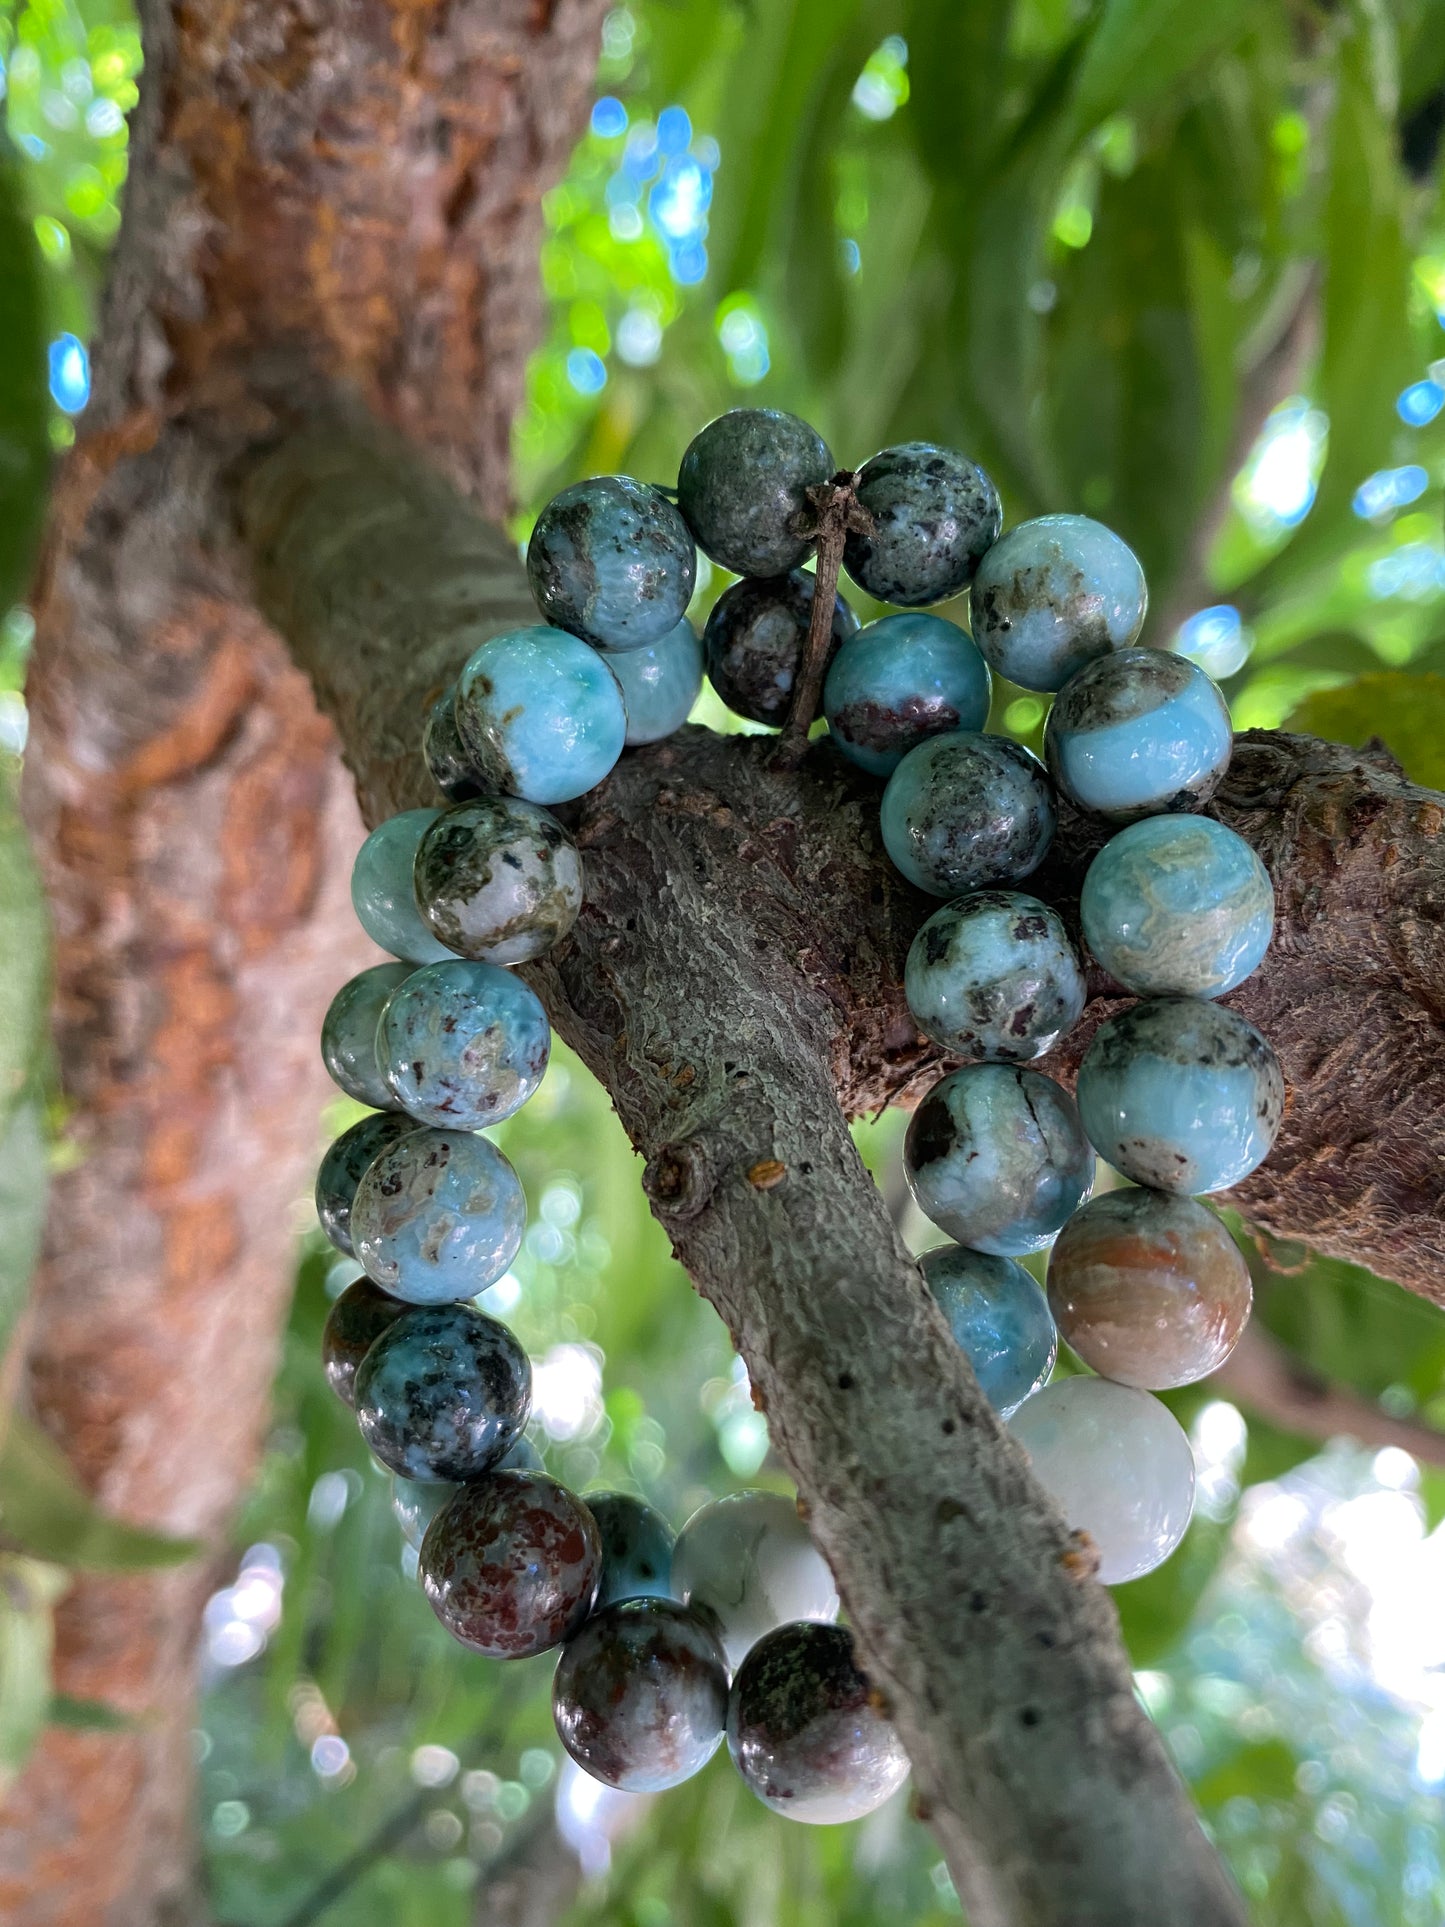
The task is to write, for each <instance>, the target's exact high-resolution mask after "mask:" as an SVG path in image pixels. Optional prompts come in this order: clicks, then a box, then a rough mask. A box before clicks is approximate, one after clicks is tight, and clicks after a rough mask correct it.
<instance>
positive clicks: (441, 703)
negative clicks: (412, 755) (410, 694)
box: [421, 684, 482, 803]
mask: <svg viewBox="0 0 1445 1927" xmlns="http://www.w3.org/2000/svg"><path fill="white" fill-rule="evenodd" d="M456 697H457V692H456V685H455V684H453V685H452V687H451V688H450V689H447V690H444V691H443V693H442V694H441V695H440V696H438V697H437V699H436V701H435V702H434V703H433V704H432V706H431V708H430V709H429V710H428V711H427V718H426V726H425V728H424V729H423V730H422V738H421V753H422V756H423V758H424V759H425V762H426V766H427V769H428V771H429V772H430V775H431V780H432V781H433V782H434V783H435V784H436V786H437V788H438V789H439V790H440V791H441V793H442V795H443V796H445V797H446V798H447V799H448V801H450V802H452V803H462V802H465V801H466V800H467V798H468V797H472V796H480V795H481V791H482V785H481V782H480V780H479V779H478V776H477V772H476V771H475V770H474V769H473V768H472V759H471V757H470V756H468V754H467V748H466V744H465V743H463V741H462V736H461V731H460V730H459V729H458V728H457V711H456Z"/></svg>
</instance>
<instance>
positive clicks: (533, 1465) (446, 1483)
mask: <svg viewBox="0 0 1445 1927" xmlns="http://www.w3.org/2000/svg"><path fill="white" fill-rule="evenodd" d="M542 1469H543V1468H542V1454H541V1453H540V1452H539V1451H538V1450H537V1448H536V1446H535V1445H533V1443H532V1441H531V1440H530V1439H529V1438H528V1437H527V1436H526V1434H525V1433H524V1434H523V1435H522V1437H521V1438H519V1439H518V1440H517V1442H516V1444H515V1445H514V1446H513V1447H512V1448H511V1450H510V1451H509V1452H506V1453H504V1454H503V1456H502V1457H501V1458H500V1459H498V1460H497V1463H496V1465H495V1466H494V1467H493V1468H492V1470H493V1471H494V1472H540V1471H541V1470H542ZM483 1476H484V1477H489V1476H490V1474H484V1475H483ZM460 1490H461V1487H460V1486H459V1485H458V1484H457V1483H456V1482H455V1481H454V1480H452V1479H408V1478H406V1477H405V1476H404V1475H403V1474H402V1473H400V1472H393V1473H392V1475H391V1509H392V1512H393V1513H394V1514H395V1516H396V1523H397V1524H398V1525H399V1526H400V1527H401V1536H402V1537H403V1539H405V1540H406V1543H407V1544H408V1545H409V1546H417V1547H420V1545H421V1542H422V1540H423V1539H424V1538H425V1537H426V1529H427V1527H428V1526H429V1525H430V1524H431V1522H432V1520H433V1519H434V1518H435V1517H436V1516H437V1514H438V1513H439V1512H440V1511H441V1509H442V1507H443V1506H444V1505H445V1504H446V1503H447V1501H448V1499H450V1498H451V1496H452V1494H453V1493H454V1492H459V1491H460Z"/></svg>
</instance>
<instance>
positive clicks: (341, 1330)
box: [321, 1278, 406, 1405]
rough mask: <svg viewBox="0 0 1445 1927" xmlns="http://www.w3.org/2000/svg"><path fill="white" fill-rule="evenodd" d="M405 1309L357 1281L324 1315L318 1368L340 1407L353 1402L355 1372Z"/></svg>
mask: <svg viewBox="0 0 1445 1927" xmlns="http://www.w3.org/2000/svg"><path fill="white" fill-rule="evenodd" d="M405 1310H406V1306H405V1305H404V1304H402V1302H401V1300H400V1299H399V1298H393V1297H391V1295H390V1294H389V1293H388V1292H384V1291H382V1290H381V1289H380V1288H379V1287H378V1286H376V1285H374V1284H372V1282H371V1280H370V1279H369V1278H358V1279H356V1281H355V1282H354V1283H353V1284H349V1285H348V1286H347V1287H346V1289H345V1291H343V1292H342V1294H341V1296H340V1297H339V1298H338V1299H337V1300H336V1303H335V1304H334V1305H333V1306H332V1307H331V1309H330V1311H329V1312H327V1314H326V1323H325V1325H324V1326H323V1327H322V1332H321V1365H322V1369H323V1371H324V1372H325V1373H326V1383H327V1384H328V1385H329V1386H330V1387H331V1389H332V1391H333V1392H335V1394H336V1396H337V1397H338V1398H339V1399H341V1400H342V1401H343V1403H344V1404H347V1405H354V1404H355V1403H356V1373H357V1369H358V1367H359V1366H360V1364H361V1361H362V1359H363V1358H365V1356H366V1354H367V1353H368V1352H369V1351H370V1350H371V1348H372V1346H373V1345H374V1344H375V1343H376V1341H377V1339H378V1338H380V1336H381V1334H382V1333H383V1332H384V1331H386V1330H388V1329H389V1328H390V1327H391V1326H392V1325H394V1324H395V1323H396V1321H397V1319H398V1318H400V1317H401V1315H402V1313H403V1312H404V1311H405Z"/></svg>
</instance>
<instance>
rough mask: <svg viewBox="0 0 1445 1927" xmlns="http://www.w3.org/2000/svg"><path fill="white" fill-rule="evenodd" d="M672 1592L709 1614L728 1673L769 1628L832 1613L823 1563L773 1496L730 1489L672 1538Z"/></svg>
mask: <svg viewBox="0 0 1445 1927" xmlns="http://www.w3.org/2000/svg"><path fill="white" fill-rule="evenodd" d="M672 1589H673V1591H674V1593H675V1594H676V1595H677V1597H678V1598H679V1599H681V1600H682V1601H683V1602H684V1603H685V1604H687V1605H691V1606H694V1607H696V1608H697V1609H698V1610H699V1611H700V1612H702V1613H703V1614H704V1615H705V1616H710V1618H709V1623H710V1624H712V1625H714V1626H715V1627H716V1628H717V1631H718V1635H719V1637H720V1638H721V1640H722V1643H723V1650H724V1652H725V1653H726V1654H727V1660H728V1665H729V1666H730V1667H734V1668H735V1667H736V1666H737V1665H738V1664H739V1663H740V1662H741V1660H742V1658H743V1655H744V1654H745V1653H746V1652H747V1651H748V1650H749V1648H750V1647H752V1646H754V1645H755V1644H756V1643H757V1641H758V1640H759V1639H761V1638H762V1636H763V1634H764V1633H766V1632H770V1631H771V1630H772V1628H773V1627H774V1626H780V1625H782V1624H783V1623H784V1622H785V1621H787V1620H791V1619H821V1620H832V1619H836V1618H837V1616H838V1589H837V1587H836V1586H835V1585H834V1583H833V1575H832V1573H831V1572H829V1570H828V1564H827V1561H826V1560H825V1559H824V1558H823V1555H822V1554H821V1553H820V1552H819V1551H818V1549H817V1547H816V1546H815V1545H814V1544H813V1542H812V1540H811V1539H810V1538H809V1537H808V1528H807V1527H806V1526H805V1525H804V1524H803V1522H802V1520H801V1519H800V1518H799V1517H798V1508H797V1506H796V1505H795V1504H794V1503H793V1501H792V1500H791V1499H784V1498H782V1497H781V1496H780V1495H779V1494H777V1493H775V1492H734V1493H732V1494H731V1495H730V1496H729V1497H727V1498H725V1499H714V1500H712V1501H711V1503H710V1504H708V1505H705V1506H703V1507H702V1508H701V1509H700V1510H699V1511H697V1512H694V1513H693V1515H692V1517H691V1518H690V1519H689V1520H688V1522H687V1524H686V1525H685V1526H684V1527H683V1529H682V1531H681V1532H680V1533H679V1534H678V1535H677V1545H676V1546H675V1547H674V1549H673V1555H672Z"/></svg>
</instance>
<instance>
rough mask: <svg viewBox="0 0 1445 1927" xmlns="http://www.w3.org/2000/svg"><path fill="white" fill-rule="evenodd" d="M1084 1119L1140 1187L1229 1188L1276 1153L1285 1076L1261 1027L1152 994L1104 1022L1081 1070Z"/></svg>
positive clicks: (1098, 1143) (1100, 1148) (1099, 1144)
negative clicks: (1274, 1151) (1145, 1000)
mask: <svg viewBox="0 0 1445 1927" xmlns="http://www.w3.org/2000/svg"><path fill="white" fill-rule="evenodd" d="M1078 1093H1079V1114H1080V1116H1081V1117H1082V1118H1083V1121H1084V1129H1085V1130H1086V1131H1087V1132H1088V1134H1089V1137H1090V1139H1091V1140H1092V1142H1093V1145H1094V1148H1095V1150H1096V1151H1097V1152H1098V1153H1099V1156H1100V1157H1101V1158H1103V1159H1105V1160H1106V1161H1107V1162H1108V1163H1109V1164H1112V1165H1113V1167H1114V1169H1115V1170H1116V1171H1122V1172H1123V1174H1124V1176H1125V1177H1126V1178H1132V1179H1133V1180H1134V1182H1135V1184H1145V1185H1150V1186H1152V1187H1153V1188H1154V1189H1155V1190H1157V1191H1178V1192H1184V1193H1189V1194H1194V1193H1197V1192H1200V1191H1223V1190H1226V1189H1227V1188H1228V1187H1229V1186H1230V1185H1231V1184H1238V1183H1239V1182H1240V1181H1241V1180H1242V1179H1244V1178H1247V1177H1248V1176H1249V1174H1250V1172H1251V1171H1253V1170H1255V1169H1256V1168H1257V1167H1258V1166H1259V1165H1261V1164H1263V1162H1264V1160H1265V1159H1266V1158H1267V1157H1268V1156H1269V1150H1270V1146H1271V1145H1272V1144H1273V1143H1274V1140H1275V1136H1276V1134H1277V1132H1278V1130H1279V1126H1280V1119H1281V1117H1282V1116H1283V1113H1284V1073H1283V1072H1282V1071H1281V1069H1280V1064H1279V1059H1278V1058H1277V1057H1276V1056H1275V1054H1274V1051H1273V1050H1272V1049H1271V1048H1270V1046H1269V1044H1268V1043H1267V1042H1266V1041H1265V1039H1264V1038H1263V1037H1261V1036H1260V1034H1259V1032H1258V1031H1257V1030H1256V1029H1255V1027H1254V1025H1253V1024H1251V1023H1248V1022H1246V1020H1245V1019H1244V1018H1243V1017H1240V1016H1237V1015H1236V1014H1235V1012H1234V1011H1232V1010H1225V1009H1223V1008H1222V1007H1221V1006H1220V1005H1219V1004H1207V1003H1199V1002H1196V1001H1195V1000H1194V999H1192V998H1172V997H1171V998H1162V997H1161V998H1155V999H1152V1000H1151V1001H1150V1002H1148V1003H1142V1004H1132V1005H1130V1007H1129V1008H1128V1009H1127V1010H1123V1011H1120V1013H1119V1015H1118V1016H1117V1017H1111V1018H1110V1019H1109V1021H1108V1022H1107V1023H1106V1024H1101V1025H1100V1026H1099V1029H1098V1030H1097V1031H1096V1032H1095V1033H1094V1037H1093V1040H1092V1041H1091V1043H1090V1045H1089V1048H1088V1050H1087V1051H1086V1053H1085V1055H1084V1061H1083V1063H1082V1064H1081V1065H1080V1066H1079V1078H1078Z"/></svg>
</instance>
